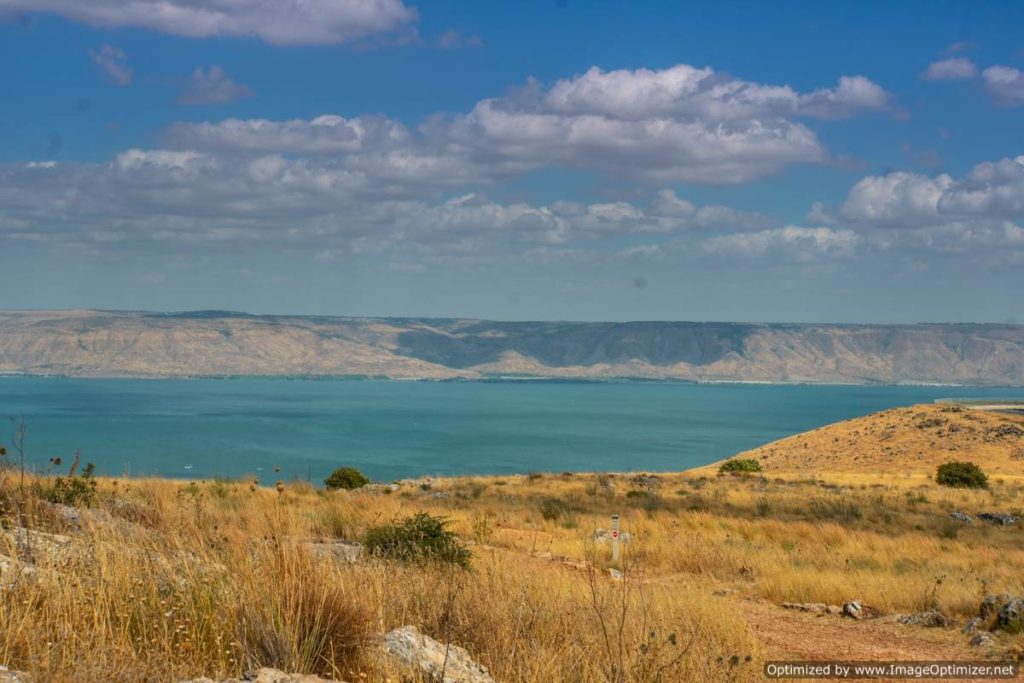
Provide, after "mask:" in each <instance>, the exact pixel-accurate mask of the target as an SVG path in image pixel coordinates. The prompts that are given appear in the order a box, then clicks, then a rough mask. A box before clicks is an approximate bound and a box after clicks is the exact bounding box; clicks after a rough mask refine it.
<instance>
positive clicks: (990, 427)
mask: <svg viewBox="0 0 1024 683" xmlns="http://www.w3.org/2000/svg"><path fill="white" fill-rule="evenodd" d="M738 457H742V458H754V459H756V460H758V461H759V462H760V463H761V465H762V467H764V468H765V469H766V470H768V471H771V472H801V471H803V472H817V471H826V472H865V473H888V474H904V473H916V474H920V473H926V474H934V473H935V468H936V467H938V466H939V465H940V464H942V463H944V462H949V461H951V460H964V461H969V462H973V463H975V464H977V465H979V466H981V467H982V469H984V470H985V471H986V472H989V473H993V474H1012V475H1022V474H1024V416H1022V415H1013V414H1008V413H1000V412H993V411H987V410H976V409H971V408H965V407H961V406H958V405H949V404H933V405H916V406H911V407H908V408H894V409H892V410H886V411H883V412H880V413H874V414H872V415H866V416H864V417H858V418H854V419H852V420H846V421H844V422H838V423H836V424H831V425H827V426H825V427H822V428H820V429H814V430H811V431H809V432H804V433H802V434H797V435H795V436H791V437H789V438H786V439H781V440H779V441H775V442H772V443H770V444H767V445H764V446H761V447H759V448H755V449H753V450H750V451H747V452H745V453H742V454H740V455H739V456H738Z"/></svg>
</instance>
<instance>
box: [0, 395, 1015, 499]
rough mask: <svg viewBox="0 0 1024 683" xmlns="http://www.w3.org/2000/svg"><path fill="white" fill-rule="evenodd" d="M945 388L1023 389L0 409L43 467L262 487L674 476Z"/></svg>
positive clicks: (24, 400)
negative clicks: (538, 476) (306, 481)
mask: <svg viewBox="0 0 1024 683" xmlns="http://www.w3.org/2000/svg"><path fill="white" fill-rule="evenodd" d="M945 397H978V398H984V397H1001V398H1017V399H1024V389H992V388H964V387H955V388H954V387H851V386H769V385H737V384H720V385H689V384H674V383H555V382H460V383H437V382H387V381H353V380H284V379H233V380H94V379H67V378H29V377H0V417H8V416H16V415H24V416H25V417H27V418H28V419H29V420H30V426H29V434H28V439H27V443H26V450H27V457H28V460H29V461H30V462H31V463H32V464H33V465H34V466H35V467H36V468H38V469H43V468H45V467H46V464H47V462H48V460H49V459H50V458H51V457H53V456H56V455H59V456H61V457H62V458H63V459H64V461H65V462H68V461H69V459H70V457H71V456H72V455H73V453H74V450H75V449H76V448H77V449H80V450H81V452H82V459H83V461H92V462H95V463H96V465H97V470H98V471H99V472H100V473H102V474H122V473H125V472H128V473H131V474H135V475H141V474H152V475H156V474H159V475H165V476H173V477H195V478H205V477H213V476H228V477H234V476H238V475H242V474H259V475H260V476H261V478H262V479H263V480H264V481H273V480H274V479H288V478H296V477H301V478H305V477H306V476H307V473H308V474H310V475H311V476H312V477H313V479H314V481H319V480H321V479H323V477H324V476H326V474H327V473H328V472H329V471H330V470H332V469H333V468H334V467H336V466H338V465H340V464H348V465H353V466H355V467H358V468H360V469H362V470H363V471H365V472H366V473H367V474H369V475H370V476H371V477H373V478H375V479H379V480H391V479H395V478H399V477H408V476H418V475H423V474H436V475H444V474H467V473H480V474H483V473H488V474H490V473H495V474H496V473H512V472H528V471H534V470H536V471H556V472H558V471H563V470H577V471H578V470H587V471H595V470H639V469H642V470H678V469H683V468H687V467H693V466H696V465H702V464H706V463H709V462H712V461H714V460H718V459H720V458H723V457H726V456H729V455H732V454H734V453H736V452H738V451H742V450H744V449H747V448H751V447H753V446H757V445H760V444H763V443H766V442H768V441H772V440H774V439H778V438H781V437H783V436H787V435H790V434H793V433H796V432H800V431H804V430H806V429H811V428H813V427H818V426H821V425H824V424H827V423H829V422H834V421H836V420H841V419H845V418H850V417H854V416H857V415H863V414H865V413H870V412H873V411H876V410H882V409H884V408H890V407H893V406H900V405H909V404H912V403H920V402H931V401H934V400H935V399H938V398H945ZM8 427H9V425H7V424H0V442H4V441H6V442H8V444H9V441H10V439H9V438H8V433H9V429H8ZM275 468H280V472H275Z"/></svg>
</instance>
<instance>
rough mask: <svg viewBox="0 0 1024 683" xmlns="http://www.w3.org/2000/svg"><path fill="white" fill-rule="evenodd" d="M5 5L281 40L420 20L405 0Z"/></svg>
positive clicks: (91, 19)
mask: <svg viewBox="0 0 1024 683" xmlns="http://www.w3.org/2000/svg"><path fill="white" fill-rule="evenodd" d="M3 9H8V10H15V11H23V12H51V13H54V14H59V15H61V16H63V17H64V18H66V19H70V20H72V21H80V22H83V23H86V24H90V25H93V26H102V27H120V26H135V27H139V28H145V29H150V30H153V31H159V32H161V33H170V34H173V35H180V36H189V37H192V38H206V37H211V36H253V37H257V38H261V39H262V40H265V41H267V42H270V43H275V44H278V45H300V44H315V43H341V42H346V41H350V40H353V39H356V38H362V37H364V36H368V35H371V34H376V33H384V32H390V31H395V30H397V29H400V28H403V27H406V26H409V25H410V24H412V23H413V22H415V21H416V11H415V10H413V9H411V8H409V7H406V6H405V5H404V4H403V3H402V2H401V0H272V1H268V0H129V1H125V0H89V1H88V2H82V1H81V0H0V10H3Z"/></svg>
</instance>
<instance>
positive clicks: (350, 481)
mask: <svg viewBox="0 0 1024 683" xmlns="http://www.w3.org/2000/svg"><path fill="white" fill-rule="evenodd" d="M369 483H370V480H369V479H367V477H366V475H365V474H363V473H362V472H360V471H359V470H357V469H356V468H354V467H339V468H338V469H336V470H334V471H333V472H331V476H329V477H327V478H326V479H324V486H326V487H327V489H328V490H330V491H334V490H336V489H348V490H352V489H358V488H362V487H364V486H366V485H367V484H369Z"/></svg>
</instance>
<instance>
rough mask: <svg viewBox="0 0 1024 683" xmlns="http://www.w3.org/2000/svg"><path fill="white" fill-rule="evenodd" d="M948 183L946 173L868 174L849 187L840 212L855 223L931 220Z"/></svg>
mask: <svg viewBox="0 0 1024 683" xmlns="http://www.w3.org/2000/svg"><path fill="white" fill-rule="evenodd" d="M952 186H953V179H952V178H950V177H949V176H948V175H940V176H937V177H935V178H929V177H927V176H923V175H918V174H916V173H906V172H903V171H899V172H895V173H889V174H888V175H884V176H869V177H867V178H864V179H862V180H860V181H859V182H858V183H857V184H856V185H854V186H853V188H851V189H850V193H849V195H847V197H846V201H845V202H844V203H843V207H842V215H843V218H846V219H847V220H850V221H854V222H858V223H871V224H874V225H881V226H892V227H905V226H907V225H920V224H924V223H929V222H934V221H935V220H936V219H938V217H939V216H938V202H939V198H940V197H941V196H942V193H943V192H944V191H946V190H948V189H949V188H951V187H952Z"/></svg>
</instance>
